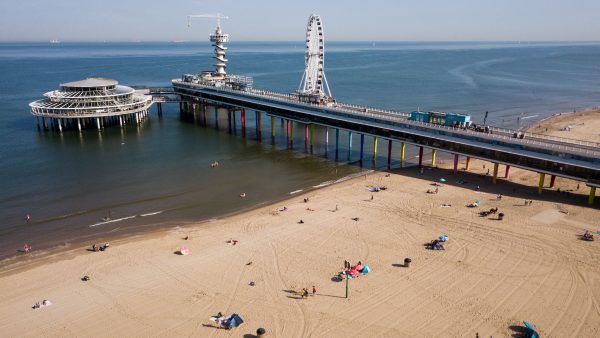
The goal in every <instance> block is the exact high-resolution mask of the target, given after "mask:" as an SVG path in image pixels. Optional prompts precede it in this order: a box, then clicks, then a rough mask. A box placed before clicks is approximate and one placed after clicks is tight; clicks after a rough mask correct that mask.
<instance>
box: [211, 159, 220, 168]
mask: <svg viewBox="0 0 600 338" xmlns="http://www.w3.org/2000/svg"><path fill="white" fill-rule="evenodd" d="M218 166H219V162H217V161H214V162H213V163H211V164H210V167H211V168H215V167H218Z"/></svg>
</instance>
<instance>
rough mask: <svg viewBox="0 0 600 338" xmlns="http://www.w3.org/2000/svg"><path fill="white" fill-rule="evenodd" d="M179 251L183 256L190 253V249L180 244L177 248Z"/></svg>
mask: <svg viewBox="0 0 600 338" xmlns="http://www.w3.org/2000/svg"><path fill="white" fill-rule="evenodd" d="M179 253H180V254H182V255H184V256H185V255H189V254H190V249H188V248H187V247H185V246H182V247H181V249H179Z"/></svg>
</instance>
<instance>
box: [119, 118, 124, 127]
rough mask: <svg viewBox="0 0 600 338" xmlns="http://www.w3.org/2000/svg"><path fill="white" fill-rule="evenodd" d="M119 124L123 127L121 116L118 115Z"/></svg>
mask: <svg viewBox="0 0 600 338" xmlns="http://www.w3.org/2000/svg"><path fill="white" fill-rule="evenodd" d="M119 125H120V126H121V127H123V117H122V116H121V115H119Z"/></svg>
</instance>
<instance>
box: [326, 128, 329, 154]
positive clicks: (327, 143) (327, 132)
mask: <svg viewBox="0 0 600 338" xmlns="http://www.w3.org/2000/svg"><path fill="white" fill-rule="evenodd" d="M328 150H329V128H328V127H325V154H327V151H328Z"/></svg>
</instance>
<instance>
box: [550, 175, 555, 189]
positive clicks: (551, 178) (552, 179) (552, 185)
mask: <svg viewBox="0 0 600 338" xmlns="http://www.w3.org/2000/svg"><path fill="white" fill-rule="evenodd" d="M554 181H556V175H552V176H550V188H554Z"/></svg>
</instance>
